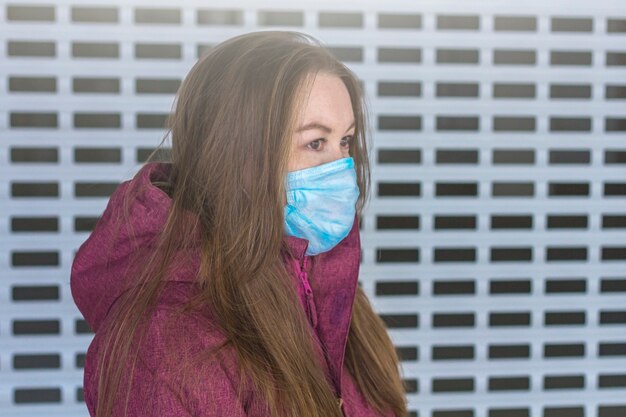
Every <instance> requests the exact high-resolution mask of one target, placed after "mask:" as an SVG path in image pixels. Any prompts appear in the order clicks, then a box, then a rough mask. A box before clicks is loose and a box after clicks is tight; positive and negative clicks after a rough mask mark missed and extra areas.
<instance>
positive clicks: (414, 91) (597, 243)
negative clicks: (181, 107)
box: [0, 0, 626, 417]
mask: <svg viewBox="0 0 626 417" xmlns="http://www.w3.org/2000/svg"><path fill="white" fill-rule="evenodd" d="M0 5H2V7H0V60H1V61H0V204H1V210H0V312H1V314H0V416H3V417H5V416H7V417H8V416H44V415H45V416H64V417H65V416H86V415H87V410H86V408H85V405H84V403H83V400H82V377H83V375H82V366H83V360H84V352H85V351H86V348H87V346H88V345H89V342H90V340H91V338H92V336H93V335H92V333H91V330H90V329H89V328H88V326H87V325H86V323H85V322H84V321H83V320H82V317H81V316H80V313H79V312H78V310H77V309H76V307H75V306H74V304H73V301H72V297H71V293H70V288H69V269H70V266H71V261H72V259H73V255H74V251H75V250H76V249H77V248H78V246H79V245H80V243H82V241H84V240H85V239H86V237H87V235H88V233H89V231H90V230H91V227H92V226H93V224H94V222H95V221H96V220H97V218H98V216H99V215H100V214H101V212H102V210H103V209H104V207H105V205H106V202H107V197H108V196H109V195H110V193H111V192H112V191H113V189H114V188H115V187H116V186H117V184H119V183H120V182H121V181H123V180H125V179H129V178H130V177H132V175H133V174H134V173H135V172H136V171H137V169H138V168H139V166H140V164H141V163H142V162H143V161H144V160H145V158H146V156H147V155H148V154H149V152H150V151H151V150H152V149H153V147H154V146H156V145H157V144H158V142H159V141H160V139H161V137H162V135H163V133H164V132H163V129H162V126H163V123H164V121H165V117H166V115H167V113H168V111H169V110H170V107H171V104H172V100H173V98H174V93H175V92H176V89H177V88H178V85H179V83H180V81H181V80H182V78H183V77H184V76H185V75H186V74H187V72H188V70H189V69H190V68H191V66H192V65H193V63H194V62H195V60H196V59H197V58H198V56H199V55H200V54H201V53H202V51H203V50H205V48H210V47H211V45H213V44H215V43H218V42H221V41H222V40H225V39H227V38H229V37H231V36H234V35H236V34H239V33H243V32H248V31H253V30H261V29H264V28H271V29H277V28H285V29H289V30H301V31H305V32H308V33H310V34H312V35H314V36H316V37H318V38H319V39H321V40H322V41H323V42H324V43H325V44H326V45H327V46H328V47H329V48H331V49H332V50H333V52H334V53H336V54H337V56H338V57H339V58H340V59H342V60H343V61H344V62H346V63H347V64H348V65H349V66H350V67H351V68H353V69H354V70H355V71H356V73H357V74H358V75H359V77H360V78H361V80H362V81H363V83H364V86H365V88H366V93H367V95H368V100H369V102H370V103H371V110H372V121H373V123H372V128H373V130H372V134H373V135H374V140H373V143H374V145H375V147H374V149H373V150H372V161H373V162H374V187H373V191H374V198H373V199H372V201H371V202H370V205H369V207H368V211H367V213H366V215H365V216H364V218H363V230H362V246H363V263H362V267H361V268H362V275H361V282H362V285H363V287H364V288H365V289H366V291H367V293H368V294H369V295H370V297H371V299H372V301H373V303H374V304H375V307H376V309H377V311H378V312H379V313H380V314H381V315H382V317H383V318H384V319H385V321H386V323H387V324H388V326H389V328H390V333H391V335H392V337H393V339H394V342H395V344H396V346H397V347H398V349H399V351H400V353H401V355H402V357H403V359H404V360H403V362H402V364H403V372H404V376H405V379H406V380H407V381H408V382H409V386H411V387H412V388H411V389H410V390H409V392H408V394H407V395H408V399H409V408H410V410H411V416H420V417H531V416H532V417H626V3H624V2H623V1H620V0H614V1H609V0H596V1H593V2H589V1H582V0H573V1H537V0H527V1H524V2H518V1H510V0H509V1H504V0H503V1H481V2H468V1H462V0H456V1H450V0H437V1H434V0H429V1H412V2H407V1H400V0H389V1H385V2H382V1H381V2H372V1H368V2H356V1H355V2H336V1H328V0H324V1H317V2H306V3H305V2H293V1H284V0H283V1H266V2H259V1H257V2H254V1H249V0H248V1H240V2H236V3H233V2H227V1H223V0H219V1H211V2H203V1H199V0H196V1H190V0H179V1H165V0H152V1H147V0H125V1H120V0H114V1H95V0H83V1H78V0H54V1H47V2H39V1H32V2H17V1H13V2H11V1H9V2H7V1H6V0H0Z"/></svg>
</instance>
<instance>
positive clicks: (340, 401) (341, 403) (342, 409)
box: [337, 397, 345, 415]
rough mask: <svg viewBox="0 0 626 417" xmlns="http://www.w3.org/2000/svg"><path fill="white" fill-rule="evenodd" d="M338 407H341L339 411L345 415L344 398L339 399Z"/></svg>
mask: <svg viewBox="0 0 626 417" xmlns="http://www.w3.org/2000/svg"><path fill="white" fill-rule="evenodd" d="M337 405H338V406H339V409H340V410H341V412H342V413H343V414H344V415H345V409H344V408H343V398H341V397H338V398H337Z"/></svg>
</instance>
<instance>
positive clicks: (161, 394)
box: [84, 312, 247, 417]
mask: <svg viewBox="0 0 626 417" xmlns="http://www.w3.org/2000/svg"><path fill="white" fill-rule="evenodd" d="M161 314H166V313H161V312H159V313H157V316H159V315H161ZM190 326H193V323H180V326H179V329H180V331H181V333H180V335H179V336H180V338H179V342H180V349H181V351H182V350H183V349H189V345H188V344H187V343H188V342H189V341H190V340H192V339H193V338H194V337H198V335H197V334H196V333H194V332H193V331H192V330H193V329H192V328H190ZM98 336H101V335H96V337H94V341H93V342H92V346H90V348H89V350H88V352H87V358H86V362H85V374H84V388H85V403H86V405H87V408H88V410H89V413H90V415H91V416H92V417H96V413H95V400H96V399H97V393H96V390H97V381H98V375H97V374H95V373H92V364H93V363H95V360H96V358H95V357H93V356H95V355H96V354H97V353H96V352H97V350H98V349H97V346H96V345H97V343H98V339H99V338H98ZM163 336H164V335H163V334H161V333H160V331H159V327H155V326H150V328H149V330H148V331H147V332H146V335H145V336H144V341H143V342H142V344H141V348H140V349H139V355H138V356H137V360H136V361H134V362H132V361H131V362H132V364H129V365H127V367H126V368H125V371H124V377H123V379H122V387H120V388H121V389H120V392H122V393H124V392H126V390H127V389H128V385H127V384H128V382H129V381H132V383H131V386H130V390H129V391H128V392H129V398H128V405H127V409H126V412H124V403H125V398H124V396H122V395H120V396H119V398H118V399H117V400H116V403H115V405H114V412H113V414H112V416H111V417H153V416H159V417H246V416H247V413H246V406H245V403H246V400H245V398H243V399H238V398H237V390H236V385H235V384H234V375H233V371H232V369H233V367H232V365H231V364H226V363H225V362H224V361H223V360H222V359H223V358H222V359H218V358H221V357H220V356H217V357H214V358H212V359H210V360H209V361H208V362H207V361H205V362H203V365H202V369H196V370H195V372H190V374H189V377H188V378H185V379H179V378H175V377H174V375H172V373H171V372H169V371H164V369H166V368H164V367H163V365H165V364H166V363H167V361H165V360H163V358H165V355H164V354H163V349H164V348H165V343H166V342H165V340H167V338H165V337H163ZM199 339H200V338H199ZM170 353H171V352H170ZM173 353H174V360H176V357H177V356H178V357H181V356H182V355H177V353H179V352H177V351H175V352H173ZM230 360H231V361H232V359H230ZM88 365H89V366H88ZM168 365H170V366H171V365H172V363H171V362H169V363H168ZM167 369H169V368H167ZM244 397H245V395H244Z"/></svg>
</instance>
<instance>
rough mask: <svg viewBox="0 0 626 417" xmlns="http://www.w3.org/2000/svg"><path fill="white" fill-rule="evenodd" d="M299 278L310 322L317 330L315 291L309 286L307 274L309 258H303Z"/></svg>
mask: <svg viewBox="0 0 626 417" xmlns="http://www.w3.org/2000/svg"><path fill="white" fill-rule="evenodd" d="M299 266H300V269H299V272H298V273H299V276H300V280H301V281H302V285H303V286H304V297H305V299H306V305H307V315H308V317H309V322H310V323H311V325H312V326H313V328H314V329H317V310H316V309H315V303H314V301H313V290H312V289H311V285H310V284H309V279H308V277H307V273H306V267H307V257H306V256H303V258H302V263H301V264H300V265H299Z"/></svg>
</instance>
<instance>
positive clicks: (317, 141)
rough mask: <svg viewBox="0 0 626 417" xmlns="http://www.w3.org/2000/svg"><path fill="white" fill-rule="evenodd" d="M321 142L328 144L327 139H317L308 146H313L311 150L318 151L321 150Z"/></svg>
mask: <svg viewBox="0 0 626 417" xmlns="http://www.w3.org/2000/svg"><path fill="white" fill-rule="evenodd" d="M320 141H324V142H326V139H315V140H314V141H313V142H309V144H308V145H307V146H309V147H310V146H311V145H313V147H312V148H311V149H313V150H315V151H317V150H318V149H319V142H320Z"/></svg>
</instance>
